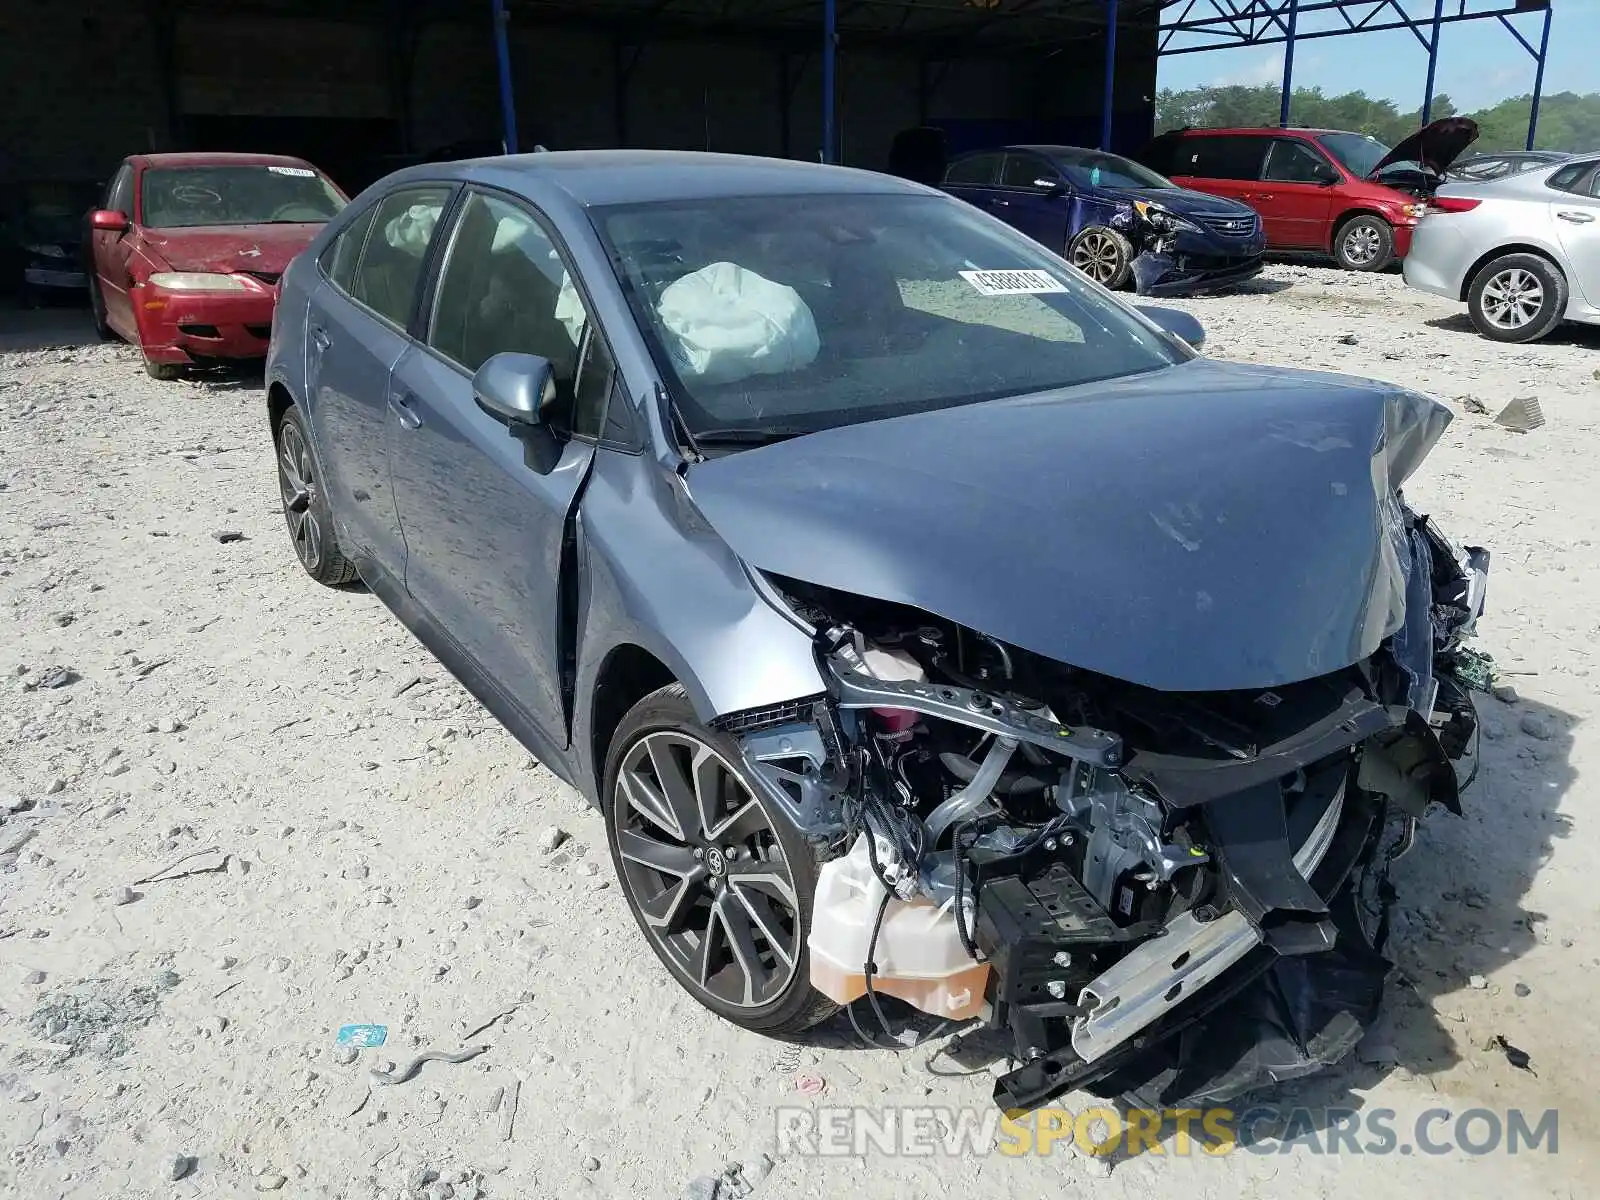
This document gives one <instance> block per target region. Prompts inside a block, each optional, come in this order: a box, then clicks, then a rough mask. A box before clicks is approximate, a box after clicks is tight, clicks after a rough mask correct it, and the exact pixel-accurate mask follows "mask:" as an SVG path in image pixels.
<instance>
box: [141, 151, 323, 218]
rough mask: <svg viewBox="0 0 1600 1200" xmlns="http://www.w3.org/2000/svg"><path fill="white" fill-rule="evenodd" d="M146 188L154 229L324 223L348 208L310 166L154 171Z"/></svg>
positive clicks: (145, 215)
mask: <svg viewBox="0 0 1600 1200" xmlns="http://www.w3.org/2000/svg"><path fill="white" fill-rule="evenodd" d="M140 187H141V189H142V194H143V200H144V204H143V206H142V208H141V213H142V216H143V221H144V224H145V225H147V226H149V227H150V228H152V229H187V228H194V227H197V226H205V225H306V224H322V223H323V222H326V221H327V220H328V219H329V218H331V217H334V216H336V215H338V213H339V210H340V209H342V208H343V207H344V205H345V201H344V198H343V197H342V196H340V195H339V193H338V191H337V189H335V188H334V186H333V184H331V183H329V182H328V181H327V180H326V179H324V178H323V177H322V176H321V175H319V174H317V173H316V172H315V171H313V170H311V169H310V168H309V167H296V166H288V165H284V166H276V165H274V166H267V165H265V164H263V165H261V166H217V167H150V168H148V169H147V170H146V171H145V173H144V176H143V179H142V181H141V184H140Z"/></svg>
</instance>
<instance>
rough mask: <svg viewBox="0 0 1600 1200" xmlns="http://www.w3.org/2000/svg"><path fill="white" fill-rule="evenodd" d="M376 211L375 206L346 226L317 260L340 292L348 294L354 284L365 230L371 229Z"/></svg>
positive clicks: (364, 241)
mask: <svg viewBox="0 0 1600 1200" xmlns="http://www.w3.org/2000/svg"><path fill="white" fill-rule="evenodd" d="M377 211H378V210H377V208H376V206H373V207H370V208H368V209H367V211H366V212H364V213H362V214H361V215H360V216H359V217H357V218H356V219H355V220H354V221H351V222H350V224H348V225H346V226H345V228H344V231H343V232H342V233H340V234H339V236H338V237H336V238H334V239H333V241H331V242H329V243H328V244H327V246H325V247H324V248H323V251H322V256H321V258H319V259H318V260H317V261H319V262H320V263H321V264H322V269H323V270H324V271H326V272H327V273H328V278H329V279H331V280H333V283H334V286H335V287H337V288H338V289H339V290H340V291H341V292H348V291H349V290H350V287H351V285H352V284H353V283H354V282H355V273H356V264H357V263H358V262H360V261H361V247H362V246H364V245H365V244H366V241H367V230H369V229H371V228H372V218H373V215H374V214H375V213H376V212H377Z"/></svg>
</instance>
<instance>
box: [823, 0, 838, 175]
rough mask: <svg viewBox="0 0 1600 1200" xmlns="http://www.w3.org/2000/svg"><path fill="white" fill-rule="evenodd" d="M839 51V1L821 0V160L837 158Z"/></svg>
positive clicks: (827, 160) (827, 161)
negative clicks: (836, 76) (837, 61)
mask: <svg viewBox="0 0 1600 1200" xmlns="http://www.w3.org/2000/svg"><path fill="white" fill-rule="evenodd" d="M838 52H839V2H838V0H823V5H822V161H823V162H825V163H831V162H835V161H836V160H837V158H838V125H837V120H836V117H837V114H835V112H834V111H833V108H834V101H835V99H836V92H837V90H838V84H837V83H836V82H835V79H834V71H835V68H836V66H837V64H836V63H835V61H834V60H835V57H836V56H837V54H838Z"/></svg>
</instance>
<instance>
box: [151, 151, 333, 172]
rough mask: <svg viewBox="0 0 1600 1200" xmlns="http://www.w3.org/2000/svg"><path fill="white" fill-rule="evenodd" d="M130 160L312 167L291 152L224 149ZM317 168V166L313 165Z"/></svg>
mask: <svg viewBox="0 0 1600 1200" xmlns="http://www.w3.org/2000/svg"><path fill="white" fill-rule="evenodd" d="M128 161H129V162H131V163H136V164H138V165H139V166H142V167H310V166H311V164H310V163H308V162H307V161H306V160H305V159H303V158H295V157H294V156H292V155H289V154H244V153H238V152H231V151H224V150H181V151H168V152H166V153H161V154H130V155H129V156H128ZM312 169H313V170H315V169H316V168H315V167H312Z"/></svg>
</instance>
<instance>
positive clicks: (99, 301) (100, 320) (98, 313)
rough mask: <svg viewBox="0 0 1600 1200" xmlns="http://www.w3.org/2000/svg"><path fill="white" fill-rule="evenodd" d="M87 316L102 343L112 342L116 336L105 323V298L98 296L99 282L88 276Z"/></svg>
mask: <svg viewBox="0 0 1600 1200" xmlns="http://www.w3.org/2000/svg"><path fill="white" fill-rule="evenodd" d="M89 314H90V316H91V318H92V319H93V320H94V332H95V336H96V337H98V338H99V339H100V340H101V341H102V342H109V341H113V340H114V339H115V338H116V336H117V334H116V331H115V330H114V329H112V328H111V326H110V325H109V324H107V323H106V298H105V297H104V296H102V295H101V294H100V281H99V280H98V279H96V278H95V277H94V276H93V275H90V276H89Z"/></svg>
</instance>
